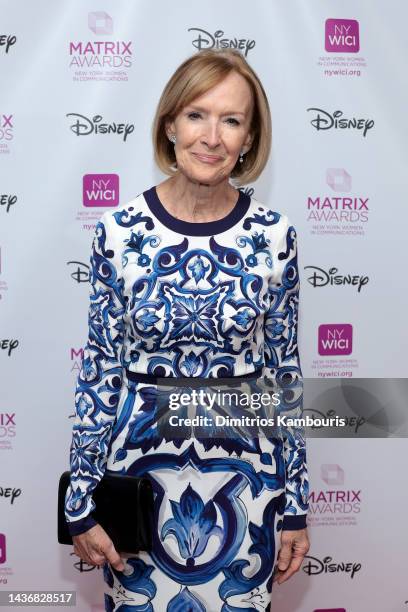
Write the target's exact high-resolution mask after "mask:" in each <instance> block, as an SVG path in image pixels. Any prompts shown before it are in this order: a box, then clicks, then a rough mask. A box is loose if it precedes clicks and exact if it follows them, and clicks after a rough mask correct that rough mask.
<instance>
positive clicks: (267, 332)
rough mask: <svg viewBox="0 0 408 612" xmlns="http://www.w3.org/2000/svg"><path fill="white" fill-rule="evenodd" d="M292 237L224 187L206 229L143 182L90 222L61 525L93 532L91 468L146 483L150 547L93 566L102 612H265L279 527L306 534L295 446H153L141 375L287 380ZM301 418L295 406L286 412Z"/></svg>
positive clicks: (301, 451) (285, 224)
mask: <svg viewBox="0 0 408 612" xmlns="http://www.w3.org/2000/svg"><path fill="white" fill-rule="evenodd" d="M298 295H299V277H298V267H297V251H296V233H295V230H294V228H293V226H291V225H290V222H289V220H288V218H287V217H286V216H284V215H281V214H279V213H278V212H274V211H272V210H270V209H269V208H268V207H266V206H264V205H262V204H261V203H259V202H258V201H257V200H255V199H254V198H251V197H250V196H249V195H247V194H245V193H244V192H243V191H239V196H238V200H237V203H236V205H235V207H234V208H233V210H232V211H231V212H230V213H229V214H228V215H227V216H226V217H224V218H223V219H221V220H218V221H210V222H206V223H192V222H186V221H181V220H178V219H176V218H175V217H173V216H172V215H170V214H169V213H168V212H167V210H166V208H165V207H164V206H163V204H162V203H161V202H160V200H159V198H158V194H157V191H156V188H155V187H154V186H153V187H151V188H150V189H148V190H146V191H145V192H143V193H141V194H139V195H138V196H137V197H136V198H134V199H133V200H132V201H130V202H128V203H126V204H124V205H121V206H119V207H118V208H117V209H115V210H109V211H107V212H105V213H104V214H103V215H102V216H101V219H100V221H99V222H98V224H97V227H96V230H95V235H94V239H93V244H92V254H91V292H90V305H89V337H88V341H87V344H86V347H85V349H84V355H83V362H82V369H81V372H80V374H79V377H78V381H77V388H76V396H75V407H76V418H75V422H74V425H73V435H72V445H71V453H70V462H71V486H70V487H69V488H68V492H67V497H66V517H67V520H68V521H69V522H70V531H71V533H72V534H79V533H82V532H84V531H86V530H87V529H89V528H90V527H92V526H93V525H94V524H95V520H94V519H93V518H92V516H91V514H90V513H91V512H92V510H93V509H94V507H95V505H94V502H93V500H92V491H93V489H94V487H95V486H96V485H97V483H98V482H99V480H100V479H101V478H102V476H103V474H104V473H105V470H111V471H121V472H123V473H128V474H131V475H135V476H143V475H146V474H148V476H149V478H150V479H151V480H152V482H153V485H154V493H155V518H154V534H153V538H154V546H153V551H152V552H151V554H148V553H140V555H138V556H137V557H136V556H135V557H131V558H129V559H127V561H126V567H125V571H124V572H118V571H116V570H114V569H113V568H112V567H111V566H110V565H109V564H107V563H106V564H105V565H104V572H103V574H104V580H105V583H106V586H105V606H106V610H121V611H122V612H125V611H126V610H131V611H132V612H137V611H147V612H149V611H155V612H164V611H167V612H178V611H180V612H186V611H190V612H204V611H207V612H213V611H214V612H215V611H217V612H218V611H220V610H222V612H235V611H242V610H247V611H252V612H253V610H270V606H271V604H270V592H271V589H272V573H273V569H274V565H275V562H276V558H277V554H278V550H279V546H280V532H281V530H282V528H283V529H300V528H303V527H305V526H306V514H307V510H308V478H307V466H306V453H305V441H304V437H303V436H302V435H293V436H292V435H285V436H283V437H281V438H279V437H276V438H275V439H271V438H266V437H259V438H256V439H253V440H249V439H242V440H241V439H239V438H235V439H231V438H230V439H228V438H224V439H219V438H216V437H211V436H210V437H207V438H206V439H195V438H188V437H187V439H177V440H171V439H170V440H169V439H165V438H164V437H161V436H160V435H159V433H158V430H157V424H156V423H155V410H154V408H155V392H156V391H157V386H156V385H155V380H156V377H168V376H173V377H202V378H219V377H236V376H242V375H247V374H249V373H251V372H254V371H258V372H259V371H261V372H262V373H263V375H265V376H271V377H273V378H275V377H276V378H277V379H278V380H279V379H280V380H286V382H287V381H288V380H289V381H291V380H293V381H295V380H297V379H298V378H299V377H300V376H301V371H300V364H299V357H298V348H297V313H298ZM300 414H301V402H298V403H297V404H296V403H295V404H294V406H293V415H296V416H299V415H300Z"/></svg>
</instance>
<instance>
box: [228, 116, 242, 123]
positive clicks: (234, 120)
mask: <svg viewBox="0 0 408 612" xmlns="http://www.w3.org/2000/svg"><path fill="white" fill-rule="evenodd" d="M227 121H233V122H234V123H232V124H231V125H239V121H238V120H237V119H234V117H228V119H227Z"/></svg>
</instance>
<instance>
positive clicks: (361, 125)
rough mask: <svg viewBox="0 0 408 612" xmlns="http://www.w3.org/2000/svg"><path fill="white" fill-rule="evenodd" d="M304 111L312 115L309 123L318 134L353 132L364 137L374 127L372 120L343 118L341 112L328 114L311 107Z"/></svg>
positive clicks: (325, 111)
mask: <svg viewBox="0 0 408 612" xmlns="http://www.w3.org/2000/svg"><path fill="white" fill-rule="evenodd" d="M306 111H307V112H308V113H309V112H310V113H312V115H311V116H312V119H311V120H310V123H311V125H312V126H313V127H314V128H315V130H317V131H318V132H320V131H322V130H323V131H327V130H347V131H350V130H355V131H357V132H360V134H362V136H363V137H365V136H366V135H367V132H368V130H371V129H372V128H373V127H374V119H363V118H357V117H350V118H348V117H344V116H343V111H342V110H335V111H333V112H329V111H327V110H324V109H322V108H316V107H314V106H312V107H311V108H307V109H306Z"/></svg>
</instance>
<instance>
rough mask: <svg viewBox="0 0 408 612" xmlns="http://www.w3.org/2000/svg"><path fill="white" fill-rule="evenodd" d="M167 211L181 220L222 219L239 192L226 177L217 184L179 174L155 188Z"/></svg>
mask: <svg viewBox="0 0 408 612" xmlns="http://www.w3.org/2000/svg"><path fill="white" fill-rule="evenodd" d="M156 190H157V195H158V197H159V199H160V201H161V203H162V204H163V206H164V207H165V208H166V210H167V211H168V212H169V213H170V214H171V215H173V216H174V217H176V218H177V219H181V220H182V221H190V222H193V223H206V222H208V221H218V219H222V218H223V217H225V216H226V215H228V213H229V212H231V210H232V209H233V208H234V206H235V204H236V202H237V199H238V195H237V190H236V189H234V187H232V186H231V185H230V184H229V182H228V180H225V181H222V182H220V183H218V184H216V185H207V184H204V183H198V182H193V181H190V180H189V179H187V178H186V177H185V176H184V175H182V174H178V175H176V176H174V177H171V178H169V179H166V180H165V181H164V182H163V183H160V184H159V185H157V187H156Z"/></svg>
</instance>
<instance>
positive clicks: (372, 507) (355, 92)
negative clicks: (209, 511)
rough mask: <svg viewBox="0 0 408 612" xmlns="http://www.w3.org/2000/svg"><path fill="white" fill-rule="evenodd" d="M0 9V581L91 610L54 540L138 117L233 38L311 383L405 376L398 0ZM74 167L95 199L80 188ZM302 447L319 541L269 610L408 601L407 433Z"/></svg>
mask: <svg viewBox="0 0 408 612" xmlns="http://www.w3.org/2000/svg"><path fill="white" fill-rule="evenodd" d="M0 17H1V19H0V316H1V348H2V350H1V354H0V359H1V374H2V381H1V399H0V590H6V589H7V590H30V589H36V590H64V589H69V590H77V609H78V610H81V611H82V610H83V611H88V610H90V611H93V612H96V611H98V610H103V605H102V602H103V580H102V575H101V569H99V568H92V567H89V566H87V565H86V564H82V563H78V558H77V557H76V556H75V555H73V553H72V549H71V548H69V547H63V546H59V545H58V544H57V541H56V493H57V482H58V478H59V475H60V473H61V472H62V471H63V470H64V469H67V468H68V459H69V457H68V455H69V443H70V437H71V427H72V417H73V407H74V386H75V381H76V377H77V375H78V370H79V368H80V359H81V349H82V347H83V345H84V343H85V340H86V336H87V309H88V283H87V278H88V262H89V254H90V246H91V237H92V233H93V229H94V226H95V223H96V220H97V219H98V218H99V217H100V216H101V215H102V213H103V212H104V211H105V210H106V206H107V205H108V206H113V205H115V203H118V202H120V203H123V202H126V201H128V200H130V199H131V198H133V197H134V196H135V195H137V194H139V193H140V192H141V191H144V190H145V189H147V188H149V187H151V186H152V185H153V184H157V183H159V182H160V181H161V180H163V178H164V177H163V175H161V174H160V173H159V172H158V170H157V169H156V168H155V166H154V163H153V156H152V145H151V139H150V129H151V124H152V119H153V115H154V111H155V108H156V105H157V102H158V99H159V96H160V94H161V91H162V89H163V87H164V85H165V83H166V82H167V80H168V78H169V77H170V75H171V74H172V73H173V71H174V70H175V68H176V67H177V66H178V65H179V64H180V63H181V62H182V61H183V60H184V59H185V58H186V57H188V56H189V55H191V54H192V53H194V52H195V51H197V49H198V48H204V47H211V46H213V45H216V44H223V45H227V46H229V45H232V46H234V45H237V44H238V45H240V48H241V50H242V52H243V53H244V54H245V55H246V57H247V59H248V61H249V62H250V64H251V65H252V66H253V68H254V69H255V70H256V72H257V73H258V74H259V76H260V78H261V80H262V82H263V84H264V87H265V89H266V91H267V94H268V97H269V100H270V105H271V110H272V122H273V150H272V156H271V159H270V162H269V164H268V166H267V169H266V170H265V171H264V173H263V176H262V177H261V178H260V179H259V180H258V181H257V182H256V183H255V184H253V185H248V186H246V187H245V189H250V190H251V193H252V192H253V195H254V197H256V199H257V200H259V201H261V202H263V203H265V204H267V205H269V206H270V207H271V208H273V209H275V210H278V211H281V212H283V213H286V214H288V216H289V217H290V219H291V221H292V223H293V225H294V226H295V227H296V229H297V232H298V236H299V265H300V274H301V320H300V351H301V362H302V367H303V374H304V376H305V377H313V378H314V377H322V376H328V377H330V378H333V379H334V383H336V379H337V383H336V384H338V379H339V378H351V377H352V378H355V379H358V378H359V377H366V378H386V377H393V378H406V377H407V370H408V367H407V360H406V341H407V325H406V313H407V306H408V303H407V302H408V299H407V290H406V286H405V281H406V263H407V262H406V254H405V250H403V243H404V233H405V227H406V224H407V222H408V213H407V208H406V204H405V202H404V201H403V198H405V191H406V166H407V162H408V159H407V158H408V149H407V147H406V142H407V121H406V108H407V106H406V102H407V84H406V59H407V37H406V21H407V18H408V7H407V6H406V3H405V2H403V0H394V1H393V2H389V3H384V2H379V1H378V0H375V1H372V2H370V3H366V2H361V1H353V2H351V1H349V0H343V1H340V0H337V1H334V0H325V1H323V0H316V1H315V2H313V3H312V2H308V3H307V2H304V1H301V0H292V1H291V2H290V3H288V2H284V1H283V0H279V1H278V0H263V1H262V0H253V1H252V2H250V3H249V2H248V3H247V2H243V1H242V0H224V1H223V2H219V1H214V0H206V2H205V3H198V2H191V1H188V0H178V2H173V3H169V2H166V1H164V0H155V1H154V0H150V1H149V0H127V1H125V0H115V1H113V0H112V1H110V2H108V1H103V0H99V1H98V2H97V3H95V2H90V1H88V0H82V1H81V2H75V1H73V0H71V1H69V0H64V1H62V0H60V1H59V2H55V1H54V2H53V1H52V0H37V1H36V2H32V3H31V2H21V1H20V2H19V1H18V0H14V1H11V0H10V1H8V0H0ZM327 20H331V21H327ZM220 41H223V42H222V43H220ZM105 43H108V44H105ZM308 109H314V110H308ZM79 116H81V117H79ZM98 116H99V119H98ZM333 116H335V117H337V119H339V118H342V119H346V120H356V121H355V123H356V124H357V126H356V127H353V125H351V126H348V127H346V128H343V127H336V126H335V125H333V126H332V127H330V124H331V122H332V119H333ZM95 117H97V119H96V120H93V118H95ZM358 120H360V122H358ZM102 123H107V124H110V125H113V124H116V125H117V126H118V125H119V124H120V125H122V127H121V128H120V130H119V133H99V132H98V131H97V130H95V126H99V125H100V124H102ZM79 124H80V125H79ZM90 125H91V126H93V129H90V128H89V126H90ZM81 126H82V127H81ZM124 126H126V133H121V130H122V129H125V127H124ZM318 127H319V128H321V129H317V128H318ZM323 128H325V129H323ZM365 129H366V131H365ZM85 175H97V176H96V177H94V176H93V177H92V176H91V177H88V178H87V179H85V186H87V185H88V183H87V181H91V180H92V178H97V179H98V180H101V179H102V181H105V182H102V183H101V185H103V193H102V194H97V193H94V194H91V195H89V193H87V192H85V193H84V189H83V187H84V176H85ZM100 175H110V176H102V177H101V176H100ZM112 175H113V176H112ZM101 195H102V200H101V201H95V200H92V197H94V196H101ZM89 197H91V200H90V202H89V201H88V199H87V198H89ZM112 197H114V198H116V200H115V199H110V198H112ZM90 203H91V204H92V205H89V204H90ZM95 204H96V205H95ZM333 269H335V270H333ZM330 270H332V272H331V273H329V271H330ZM348 275H350V276H351V277H355V278H354V281H353V282H354V283H355V284H343V282H342V280H343V278H344V277H347V276H348ZM333 276H337V277H339V278H338V279H337V282H338V283H339V284H330V283H326V281H325V280H324V279H326V280H327V278H332V277H333ZM359 286H360V289H359ZM322 325H323V326H325V327H320V326H322ZM333 340H334V342H332V341H333ZM322 353H326V354H322ZM327 353H328V354H327ZM308 457H309V469H310V480H311V490H312V501H311V508H312V511H311V513H310V516H309V521H310V523H309V524H310V529H309V531H310V539H311V549H310V551H309V557H308V558H307V559H306V560H305V562H304V564H303V567H302V569H301V571H300V572H299V573H298V574H297V575H296V576H294V577H293V578H292V579H291V580H290V581H288V582H287V583H286V584H284V585H281V586H278V585H277V586H276V587H274V594H273V598H272V609H273V610H274V611H275V610H277V611H279V612H294V611H300V612H313V611H315V612H316V611H323V610H324V611H334V612H342V611H343V610H346V611H347V612H373V611H375V612H376V611H378V612H384V611H387V612H388V611H389V612H397V611H400V610H401V611H402V610H406V609H408V604H407V603H406V602H407V601H408V588H407V586H406V562H407V550H408V536H407V529H406V519H405V509H406V506H407V503H408V492H407V488H406V475H405V464H406V441H405V439H353V438H351V439H347V440H339V439H337V440H336V439H331V440H327V439H326V440H323V439H321V440H317V439H313V440H309V442H308ZM330 492H331V493H330ZM334 570H335V571H334ZM158 612H162V611H158Z"/></svg>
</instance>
